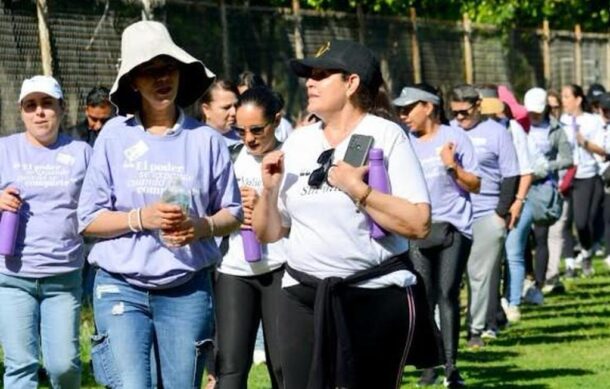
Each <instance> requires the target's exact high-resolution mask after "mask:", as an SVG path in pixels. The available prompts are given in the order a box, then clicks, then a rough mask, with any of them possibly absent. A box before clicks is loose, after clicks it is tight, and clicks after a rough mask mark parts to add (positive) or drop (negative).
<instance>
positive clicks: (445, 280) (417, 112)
mask: <svg viewBox="0 0 610 389" xmlns="http://www.w3.org/2000/svg"><path fill="white" fill-rule="evenodd" d="M394 105H395V106H396V107H398V112H399V117H400V119H401V121H402V122H403V123H404V124H406V125H407V127H408V128H409V131H410V135H411V143H412V144H413V148H414V149H415V153H416V154H417V157H418V158H419V161H420V162H421V164H422V169H423V171H424V175H425V177H426V184H427V186H428V192H429V193H430V200H431V206H432V232H431V234H430V235H429V236H428V238H427V239H425V240H420V241H414V242H413V246H415V247H412V248H411V250H410V251H409V256H410V258H411V261H412V262H413V266H414V268H415V270H416V271H417V272H418V273H419V274H420V276H421V277H422V280H423V282H424V286H425V289H426V296H427V298H428V305H429V306H430V307H434V306H436V305H437V304H438V308H439V313H440V329H441V333H442V338H443V348H444V352H445V382H444V384H445V386H446V387H449V388H461V387H463V386H464V381H463V380H462V378H461V376H460V374H459V372H458V370H457V349H458V341H459V331H460V301H459V297H460V282H461V280H462V275H463V274H464V270H465V269H466V260H467V259H468V255H469V253H470V246H471V245H472V203H471V202H470V194H469V193H470V192H475V193H476V192H478V191H479V187H480V184H481V179H480V178H479V177H478V172H477V170H478V164H477V159H476V155H475V153H474V147H473V145H472V142H471V141H470V139H469V138H468V136H467V135H466V134H465V133H464V131H462V130H460V129H456V128H454V127H450V126H448V125H447V124H448V122H447V119H446V118H445V115H444V112H443V101H442V99H441V98H440V96H439V92H438V91H437V90H436V89H435V88H434V87H432V86H430V85H428V84H418V85H415V86H412V87H406V88H403V90H402V92H401V94H400V96H399V97H398V98H397V99H395V100H394ZM436 379H437V375H436V373H435V371H434V369H425V370H424V371H423V374H422V376H421V378H420V380H419V385H420V386H424V385H433V384H434V383H435V382H436Z"/></svg>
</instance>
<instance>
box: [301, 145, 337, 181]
mask: <svg viewBox="0 0 610 389" xmlns="http://www.w3.org/2000/svg"><path fill="white" fill-rule="evenodd" d="M334 154H335V149H328V150H324V151H322V154H320V156H319V157H318V161H317V162H318V163H319V164H320V167H319V168H317V169H316V170H314V171H313V172H311V174H310V175H309V179H308V180H307V183H308V184H309V186H311V187H312V188H315V189H319V188H320V187H321V186H322V184H323V183H324V181H326V177H327V176H328V169H330V166H331V165H332V161H333V155H334Z"/></svg>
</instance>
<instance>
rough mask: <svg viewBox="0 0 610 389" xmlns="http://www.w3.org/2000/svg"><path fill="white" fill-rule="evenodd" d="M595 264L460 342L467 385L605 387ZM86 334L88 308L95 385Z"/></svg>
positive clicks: (602, 298) (609, 277) (608, 285)
mask: <svg viewBox="0 0 610 389" xmlns="http://www.w3.org/2000/svg"><path fill="white" fill-rule="evenodd" d="M595 262H596V264H595V266H596V270H597V273H596V275H595V276H594V277H593V278H589V279H582V278H581V279H577V280H575V281H572V282H569V283H567V284H566V289H567V290H566V293H564V294H560V295H555V296H553V295H551V296H547V297H546V300H545V304H544V305H543V306H541V307H531V306H524V307H523V310H522V313H523V319H522V321H521V322H520V323H518V324H516V325H513V326H511V327H510V328H507V329H506V330H504V331H503V332H502V333H501V334H500V336H499V337H498V339H496V340H495V341H493V342H491V343H490V344H488V345H487V346H486V347H485V348H483V349H481V350H477V351H469V350H466V349H465V343H464V342H462V343H461V344H460V357H459V362H458V364H459V367H460V371H461V372H462V375H463V377H464V378H465V380H466V383H467V384H468V386H469V387H471V388H528V389H542V388H579V389H581V388H582V389H590V388H591V389H592V388H600V389H601V388H610V305H608V302H610V272H609V271H608V270H606V269H605V268H604V266H603V264H602V261H600V260H597V261H595ZM91 332H92V324H91V312H90V310H85V312H84V318H83V327H82V334H81V340H82V345H83V347H82V356H83V368H84V374H83V387H84V388H98V386H96V385H95V382H94V380H93V377H92V375H91V371H90V370H89V363H88V360H89V351H90V348H89V341H88V336H89V335H90V334H91ZM2 367H3V366H2V365H0V369H2ZM418 375H419V374H418V372H416V371H415V370H414V369H412V368H409V367H408V368H406V369H405V373H404V376H403V385H402V387H403V388H412V387H415V383H416V381H417V377H418ZM43 384H46V383H43ZM42 387H48V384H46V386H45V385H43V386H42ZM441 387H442V385H438V386H436V387H434V388H441ZM249 388H252V389H263V388H269V380H268V376H267V371H266V368H265V366H264V365H258V366H254V367H253V369H252V372H251V375H250V381H249ZM371 389H374V388H371Z"/></svg>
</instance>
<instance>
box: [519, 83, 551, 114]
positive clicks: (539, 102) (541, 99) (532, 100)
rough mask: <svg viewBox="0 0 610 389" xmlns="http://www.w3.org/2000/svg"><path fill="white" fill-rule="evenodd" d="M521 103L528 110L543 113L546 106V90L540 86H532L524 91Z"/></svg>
mask: <svg viewBox="0 0 610 389" xmlns="http://www.w3.org/2000/svg"><path fill="white" fill-rule="evenodd" d="M523 105H525V109H526V110H527V111H528V112H534V113H543V112H544V109H545V108H546V105H547V102H546V91H545V90H544V89H542V88H532V89H530V90H528V91H527V92H525V96H524V97H523Z"/></svg>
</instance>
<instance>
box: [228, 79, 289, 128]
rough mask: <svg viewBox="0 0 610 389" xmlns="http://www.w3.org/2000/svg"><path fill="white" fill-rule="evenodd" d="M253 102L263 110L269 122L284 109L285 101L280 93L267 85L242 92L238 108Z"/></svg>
mask: <svg viewBox="0 0 610 389" xmlns="http://www.w3.org/2000/svg"><path fill="white" fill-rule="evenodd" d="M246 104H252V105H254V106H256V107H258V108H260V109H262V111H263V117H264V118H265V120H266V121H267V122H272V121H273V120H275V117H276V116H277V114H278V113H280V112H281V111H282V107H283V102H282V99H281V97H280V96H279V94H278V93H276V92H274V91H273V90H271V89H270V88H268V87H266V86H256V87H254V88H250V89H248V90H246V91H245V92H244V93H242V94H241V95H240V96H239V98H238V100H237V105H236V108H237V109H239V107H241V106H243V105H246Z"/></svg>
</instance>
